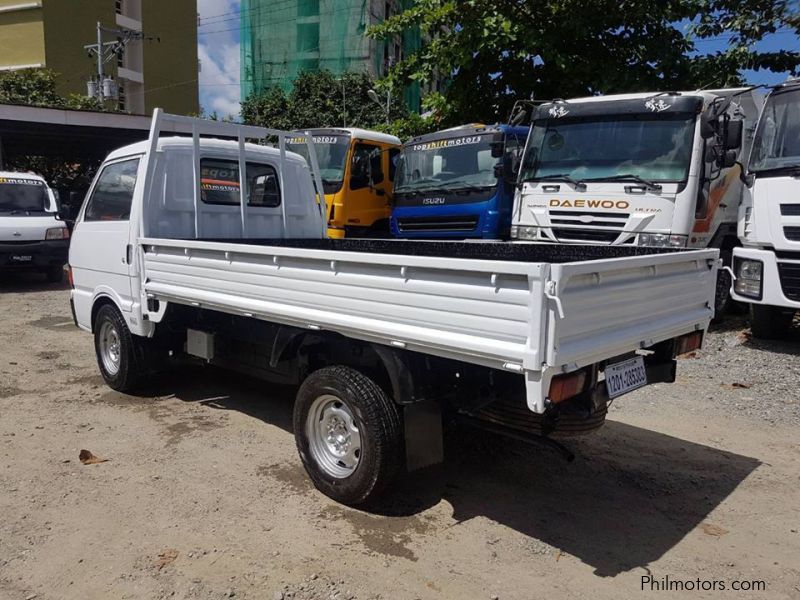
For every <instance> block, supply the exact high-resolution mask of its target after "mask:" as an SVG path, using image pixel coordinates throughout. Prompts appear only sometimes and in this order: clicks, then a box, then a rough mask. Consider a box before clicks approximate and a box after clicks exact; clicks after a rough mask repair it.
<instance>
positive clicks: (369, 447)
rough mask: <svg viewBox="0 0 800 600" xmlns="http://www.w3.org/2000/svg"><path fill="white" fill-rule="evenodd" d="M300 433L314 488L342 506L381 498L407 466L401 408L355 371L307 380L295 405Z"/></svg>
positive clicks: (332, 371)
mask: <svg viewBox="0 0 800 600" xmlns="http://www.w3.org/2000/svg"><path fill="white" fill-rule="evenodd" d="M294 432H295V440H296V442H297V450H298V452H299V453H300V458H301V460H302V461H303V466H304V467H305V469H306V471H307V472H308V475H309V477H311V480H312V481H313V482H314V485H315V486H316V487H317V489H318V490H320V491H321V492H322V493H323V494H325V495H326V496H328V497H330V498H332V499H334V500H336V501H337V502H341V503H342V504H348V505H351V506H356V505H363V504H366V503H368V502H370V501H371V500H373V499H375V498H376V497H377V496H378V495H379V494H380V493H381V492H382V491H383V490H385V489H386V488H387V486H389V485H390V484H391V482H392V481H393V480H394V478H395V476H396V475H397V473H398V471H399V470H400V466H401V465H402V461H403V435H402V427H401V423H400V415H399V412H398V410H397V406H396V405H395V403H394V402H393V401H392V399H391V398H389V397H388V396H387V395H386V393H385V392H384V391H383V390H382V389H381V388H380V386H378V384H377V383H375V382H374V381H373V380H372V379H370V378H369V377H367V376H366V375H364V374H363V373H361V372H359V371H357V370H356V369H353V368H351V367H344V366H335V367H325V368H324V369H320V370H319V371H315V372H314V373H312V374H311V375H309V376H308V378H306V380H305V381H304V382H303V385H302V386H300V390H299V391H298V393H297V399H296V401H295V406H294Z"/></svg>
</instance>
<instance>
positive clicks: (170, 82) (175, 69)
mask: <svg viewBox="0 0 800 600" xmlns="http://www.w3.org/2000/svg"><path fill="white" fill-rule="evenodd" d="M98 22H99V23H101V24H102V26H103V27H104V28H105V29H107V30H110V31H113V30H128V31H132V32H137V33H141V34H142V36H143V39H132V40H131V41H129V42H128V43H126V44H125V47H124V50H123V51H122V52H121V53H119V54H118V55H114V56H113V57H111V58H110V60H108V61H107V62H106V63H105V65H104V73H106V74H108V75H110V76H112V77H114V79H115V80H116V83H117V86H118V87H119V98H118V99H117V100H115V101H114V102H115V103H116V104H117V105H118V108H120V109H122V110H125V111H128V112H132V113H137V114H146V113H149V112H150V111H152V109H153V108H154V107H162V108H164V109H166V110H168V111H169V112H175V113H181V114H189V113H196V112H198V110H199V108H198V102H199V100H198V83H197V79H198V76H197V72H198V63H197V0H169V1H165V0H34V1H25V0H0V71H8V70H16V69H24V68H36V67H46V68H48V69H51V70H52V71H54V72H56V73H57V79H56V86H57V88H56V89H57V91H58V92H59V93H60V94H62V95H64V96H67V95H69V94H71V93H77V94H86V92H87V81H89V80H90V79H91V78H93V77H95V75H96V73H97V63H96V60H97V59H96V57H95V56H92V55H90V54H89V53H88V52H87V50H86V49H85V48H84V46H85V45H87V44H96V42H97V23H98ZM110 31H107V32H106V33H104V42H114V41H115V40H116V39H117V37H120V36H118V35H116V34H114V33H111V32H110ZM134 37H135V36H134Z"/></svg>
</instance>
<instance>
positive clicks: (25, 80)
mask: <svg viewBox="0 0 800 600" xmlns="http://www.w3.org/2000/svg"><path fill="white" fill-rule="evenodd" d="M56 77H57V75H56V74H55V73H54V72H53V71H51V70H49V69H21V70H19V71H8V72H6V73H3V74H2V75H0V104H22V105H25V106H39V107H43V108H67V109H73V110H107V109H106V107H105V106H104V105H103V103H102V102H100V101H99V100H98V99H97V98H92V97H91V96H83V95H81V94H70V95H69V96H67V97H66V98H65V97H63V96H61V95H59V94H58V93H57V92H56Z"/></svg>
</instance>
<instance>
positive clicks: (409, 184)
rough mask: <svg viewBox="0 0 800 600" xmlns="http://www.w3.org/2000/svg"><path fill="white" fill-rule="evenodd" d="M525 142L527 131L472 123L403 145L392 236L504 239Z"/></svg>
mask: <svg viewBox="0 0 800 600" xmlns="http://www.w3.org/2000/svg"><path fill="white" fill-rule="evenodd" d="M527 137H528V127H522V126H512V125H482V124H476V123H473V124H469V125H461V126H459V127H453V128H451V129H445V130H442V131H437V132H435V133H429V134H425V135H421V136H418V137H415V138H412V139H410V140H409V141H408V142H406V143H405V144H403V150H402V153H401V155H400V157H399V159H398V163H397V177H396V180H395V188H394V197H393V207H392V216H391V221H390V226H391V231H392V235H393V236H394V237H398V238H428V239H437V238H438V239H442V238H451V239H452V238H457V239H465V238H483V239H507V238H508V237H509V232H510V227H511V210H512V206H513V203H514V183H515V175H516V174H515V170H516V168H517V166H518V163H519V157H520V156H521V154H522V151H523V149H524V147H525V141H526V139H527Z"/></svg>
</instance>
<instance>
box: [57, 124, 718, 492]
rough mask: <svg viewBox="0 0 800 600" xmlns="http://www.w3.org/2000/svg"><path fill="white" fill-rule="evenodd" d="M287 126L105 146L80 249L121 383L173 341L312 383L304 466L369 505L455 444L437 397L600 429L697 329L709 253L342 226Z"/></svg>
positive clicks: (104, 350) (559, 426)
mask: <svg viewBox="0 0 800 600" xmlns="http://www.w3.org/2000/svg"><path fill="white" fill-rule="evenodd" d="M168 123H171V124H173V125H174V124H176V123H177V124H183V125H187V126H190V127H191V128H192V129H193V131H194V133H193V136H192V137H191V138H177V137H172V138H166V137H165V138H162V137H161V136H160V131H161V128H162V127H163V126H164V125H165V124H168ZM206 135H208V136H217V137H234V138H237V139H238V141H224V140H220V139H207V138H204V137H201V136H206ZM267 136H273V139H274V138H277V139H278V147H277V148H270V147H266V146H263V145H256V144H247V143H245V141H246V140H247V139H261V138H265V137H267ZM287 136H291V137H293V138H297V136H298V134H297V133H287V132H278V131H273V130H266V129H261V128H256V127H248V126H242V125H235V124H230V123H217V122H210V121H201V120H196V119H190V118H188V117H176V116H171V115H166V114H163V113H162V112H161V111H160V110H157V111H156V112H155V114H154V117H153V123H152V130H151V132H150V138H149V140H148V141H147V142H141V143H138V144H133V145H130V146H126V147H124V148H121V149H119V150H117V151H115V152H113V153H112V154H111V155H110V156H109V157H108V158H107V159H106V161H105V163H104V164H103V165H102V167H101V168H100V171H99V173H98V174H97V176H96V178H95V180H94V182H93V184H92V186H91V188H90V190H89V192H88V195H87V198H86V200H85V202H84V206H83V207H82V209H81V212H80V214H79V216H78V219H77V222H76V225H75V229H74V234H73V238H72V245H71V247H70V261H69V262H70V271H71V272H70V277H71V281H72V285H73V288H72V291H71V303H72V308H73V314H74V317H75V321H76V324H77V325H78V326H79V327H80V328H82V329H84V330H86V331H89V332H92V333H93V334H94V340H95V349H96V354H97V363H98V366H99V369H100V372H101V373H102V376H103V378H104V379H105V381H106V382H107V383H108V385H109V386H111V387H112V388H114V389H116V390H121V391H130V390H133V389H135V388H136V387H137V386H138V385H139V384H141V383H142V381H143V380H144V378H145V377H146V376H147V374H148V373H150V372H151V371H152V370H153V369H158V368H164V367H165V366H166V365H168V364H169V359H170V357H171V356H177V355H180V356H187V355H188V356H191V357H195V358H196V359H199V360H201V361H205V362H208V363H210V364H212V365H219V366H221V367H226V368H230V369H235V370H238V371H241V372H244V373H249V374H251V375H256V376H262V377H264V378H265V379H268V380H271V381H280V382H284V383H289V384H294V385H298V386H299V390H298V392H297V398H296V402H295V406H294V431H295V437H296V440H297V446H298V450H299V453H300V457H301V459H302V461H303V464H304V466H305V468H306V470H307V472H308V474H309V476H310V477H311V479H312V480H313V482H314V484H315V485H316V486H317V488H318V489H320V490H321V491H322V492H323V493H325V494H327V495H328V496H330V497H331V498H334V499H336V500H338V501H340V502H342V503H346V504H352V505H360V504H364V503H366V502H369V501H371V500H372V499H374V498H375V497H376V496H377V494H378V493H379V492H380V491H381V490H383V489H385V488H386V487H387V486H388V485H389V484H390V483H391V481H392V480H393V478H394V476H395V475H396V474H397V473H398V472H399V471H400V470H401V469H402V468H407V469H410V470H414V469H418V468H422V467H425V466H429V465H432V464H436V463H438V462H440V461H441V459H442V453H443V450H442V433H441V430H442V420H443V414H447V415H450V416H458V417H459V418H463V419H467V420H470V422H472V423H476V424H480V425H481V426H483V427H487V428H490V429H493V430H496V431H498V432H502V433H507V434H509V435H515V436H518V437H520V436H521V437H524V438H525V439H529V440H533V441H535V440H540V441H541V440H549V439H550V438H549V437H546V436H549V435H556V434H559V433H564V434H575V433H581V432H586V431H590V430H592V429H594V428H596V427H598V426H600V425H601V424H602V423H603V421H604V419H605V415H606V408H607V405H608V402H609V401H610V399H612V398H615V397H617V396H619V395H621V394H623V393H625V392H627V391H630V390H632V389H635V388H638V387H641V386H643V385H645V384H647V383H654V382H664V381H666V382H669V381H673V380H674V377H675V368H676V361H675V357H676V355H678V354H680V353H683V352H687V351H690V350H693V349H695V348H697V347H699V346H700V344H701V342H702V338H703V335H704V332H705V330H706V328H707V326H708V323H709V321H710V319H711V316H712V313H713V306H712V304H713V298H714V285H715V283H714V282H715V280H716V272H717V268H718V252H717V251H716V250H698V251H683V252H678V251H672V250H668V249H667V250H664V249H662V250H656V249H649V248H638V247H612V248H603V247H598V246H588V247H568V246H559V245H550V246H545V245H541V246H540V245H533V244H509V243H486V244H474V243H467V242H428V241H405V240H402V241H401V240H362V239H351V240H348V239H327V238H326V233H325V232H326V220H325V218H324V214H323V212H324V208H323V207H322V206H321V204H320V202H319V200H318V198H319V196H318V195H317V192H320V193H321V192H322V190H323V189H324V188H323V186H322V181H321V179H320V177H319V172H318V169H317V166H316V158H315V156H316V155H315V153H314V151H313V141H312V140H311V139H310V137H309V157H310V161H309V162H310V165H309V164H308V163H307V162H306V161H305V160H304V159H303V158H302V157H301V156H300V155H298V154H294V153H291V152H288V151H286V149H285V148H286V140H287ZM242 174H244V175H242ZM552 445H556V444H555V443H554V442H553V443H552Z"/></svg>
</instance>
